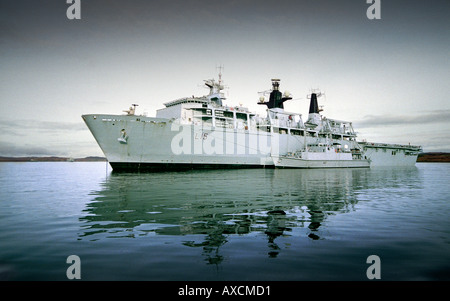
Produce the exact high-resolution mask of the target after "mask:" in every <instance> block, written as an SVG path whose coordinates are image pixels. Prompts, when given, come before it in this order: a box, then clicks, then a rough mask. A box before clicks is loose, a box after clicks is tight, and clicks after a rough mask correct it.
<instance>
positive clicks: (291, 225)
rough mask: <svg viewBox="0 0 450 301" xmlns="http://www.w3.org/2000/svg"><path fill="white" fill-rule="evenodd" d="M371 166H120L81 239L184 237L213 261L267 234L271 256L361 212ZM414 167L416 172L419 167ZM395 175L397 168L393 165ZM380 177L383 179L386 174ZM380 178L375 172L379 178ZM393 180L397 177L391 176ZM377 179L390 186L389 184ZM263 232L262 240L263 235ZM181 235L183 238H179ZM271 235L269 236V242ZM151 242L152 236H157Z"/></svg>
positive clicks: (92, 207) (320, 236)
mask: <svg viewBox="0 0 450 301" xmlns="http://www.w3.org/2000/svg"><path fill="white" fill-rule="evenodd" d="M374 172H375V171H373V170H366V169H330V170H276V169H266V170H253V169H252V170H210V171H190V172H177V173H174V172H170V173H169V172H168V173H143V174H138V173H112V174H110V175H109V176H108V177H107V179H106V181H105V182H104V183H103V184H102V189H101V190H100V191H98V192H95V193H94V198H93V200H92V201H91V202H90V203H88V204H87V208H86V209H85V210H84V213H83V217H82V218H80V221H81V222H82V226H81V230H80V232H79V239H80V240H90V241H95V240H107V239H117V238H121V239H125V238H135V239H139V238H147V239H149V240H152V239H154V238H155V237H161V236H165V237H173V236H179V237H182V239H181V243H182V245H184V246H186V247H191V248H202V255H203V256H204V257H205V260H206V262H207V263H209V264H219V263H221V262H222V260H223V255H221V251H220V249H221V247H223V246H225V245H226V244H227V243H228V242H229V241H230V240H231V239H233V237H237V236H239V237H243V236H246V235H248V236H251V237H252V239H255V237H259V238H260V241H261V242H262V244H265V246H260V248H261V247H262V248H263V249H265V250H266V251H264V252H267V254H268V256H269V257H277V256H278V255H279V253H280V252H282V249H283V247H284V246H285V244H284V243H283V245H282V246H280V245H279V242H278V241H279V240H280V238H281V237H296V238H298V239H305V240H326V239H328V238H327V235H329V234H328V231H327V230H326V227H325V230H322V228H323V224H324V223H326V222H327V220H329V219H332V216H335V215H337V214H339V213H344V214H345V213H347V212H352V211H354V210H355V209H354V206H355V204H356V203H357V201H358V194H359V191H360V190H361V189H365V188H367V187H368V185H369V184H368V183H371V182H370V181H371V179H370V178H371V176H370V174H371V173H372V174H373V173H374ZM412 172H415V167H414V168H413V170H412ZM389 174H390V175H391V176H392V170H391V171H389ZM377 179H383V177H382V176H380V175H379V174H378V175H377ZM372 180H373V178H372ZM390 183H393V181H391V182H390ZM376 185H380V186H384V187H386V186H385V183H378V184H376ZM261 238H262V239H261ZM176 241H179V240H178V239H177V240H176ZM264 241H265V242H264ZM149 243H150V244H151V242H149Z"/></svg>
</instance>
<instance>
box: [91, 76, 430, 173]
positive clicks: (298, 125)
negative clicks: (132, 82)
mask: <svg viewBox="0 0 450 301" xmlns="http://www.w3.org/2000/svg"><path fill="white" fill-rule="evenodd" d="M279 81H280V80H278V79H273V80H272V86H273V88H272V90H271V91H270V97H269V99H268V101H267V102H265V101H264V100H265V98H264V97H261V98H260V102H259V103H258V104H261V105H266V106H267V110H266V112H267V116H264V117H260V116H259V115H257V114H256V113H252V112H250V111H249V110H248V109H247V108H245V107H242V106H235V107H230V106H226V105H223V104H222V100H224V99H225V98H224V97H223V93H221V90H222V89H223V85H222V82H221V74H219V81H218V82H216V81H215V80H208V81H205V84H206V86H207V87H209V88H210V93H209V94H208V95H206V96H202V97H194V96H193V97H186V98H181V99H177V100H174V101H171V102H168V103H165V108H163V109H160V110H157V114H156V117H147V116H145V115H136V114H135V109H136V105H133V107H130V109H129V110H126V111H125V112H126V114H122V115H106V114H87V115H83V116H82V118H83V120H84V121H85V123H86V125H87V126H88V128H89V130H90V131H91V133H92V135H93V136H94V138H95V139H96V141H97V143H98V145H99V146H100V148H101V150H102V151H103V153H104V155H105V157H106V159H107V160H108V162H109V163H110V165H111V167H112V168H113V170H114V171H160V170H163V171H165V170H189V169H215V168H275V167H280V168H284V167H294V168H295V167H297V168H302V166H305V164H303V163H299V162H300V161H295V160H294V161H293V160H286V159H284V161H285V162H287V163H286V164H279V162H278V161H279V158H286V156H289V154H293V153H299V152H307V151H308V150H309V149H310V147H311V146H314V145H316V146H317V145H329V146H330V147H331V148H332V149H333V150H336V152H337V153H342V154H343V155H345V156H351V157H352V158H354V159H358V160H356V161H355V162H354V163H349V162H342V161H339V160H338V161H336V162H332V164H330V165H332V166H333V167H335V168H349V167H361V165H363V166H364V167H366V166H367V165H368V164H370V167H374V166H413V165H414V164H415V162H416V159H417V156H418V154H419V152H420V151H421V147H420V146H411V145H396V144H380V143H368V142H357V141H356V132H355V131H354V130H353V127H352V123H351V122H346V121H340V120H334V119H329V118H326V117H324V116H322V115H321V114H320V112H321V110H320V109H319V107H318V103H317V97H319V96H320V95H318V94H316V93H312V94H311V96H310V99H311V103H310V109H309V115H308V119H307V121H306V122H303V120H302V116H301V114H298V113H292V112H286V111H285V110H284V108H283V102H285V101H287V100H290V99H292V97H290V95H289V94H287V92H285V94H282V93H281V92H280V91H279V89H278V88H279ZM329 149H330V148H328V150H329ZM274 160H277V161H276V162H275V161H274ZM293 162H296V163H293ZM357 162H359V163H357ZM361 162H365V163H364V164H361ZM275 163H277V164H275ZM316 163H317V162H309V163H308V164H309V165H310V166H313V167H316V165H317V164H316ZM328 163H331V161H328ZM283 165H285V166H283ZM287 165H289V166H287ZM309 165H308V166H309ZM323 165H324V163H323V162H322V166H323Z"/></svg>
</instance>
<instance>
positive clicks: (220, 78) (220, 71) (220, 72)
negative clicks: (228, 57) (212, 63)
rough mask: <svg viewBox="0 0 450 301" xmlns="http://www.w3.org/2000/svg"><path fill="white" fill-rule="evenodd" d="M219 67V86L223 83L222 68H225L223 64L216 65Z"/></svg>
mask: <svg viewBox="0 0 450 301" xmlns="http://www.w3.org/2000/svg"><path fill="white" fill-rule="evenodd" d="M216 68H217V69H219V86H220V85H221V84H222V70H223V69H224V68H223V66H222V65H219V67H216Z"/></svg>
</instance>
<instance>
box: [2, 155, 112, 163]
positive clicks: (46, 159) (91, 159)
mask: <svg viewBox="0 0 450 301" xmlns="http://www.w3.org/2000/svg"><path fill="white" fill-rule="evenodd" d="M102 161H103V162H105V161H106V158H103V157H95V156H93V157H85V158H67V157H0V162H102Z"/></svg>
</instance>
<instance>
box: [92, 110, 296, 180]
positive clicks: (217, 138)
mask: <svg viewBox="0 0 450 301" xmlns="http://www.w3.org/2000/svg"><path fill="white" fill-rule="evenodd" d="M83 119H84V121H85V123H86V124H87V126H88V128H89V129H90V131H91V132H92V134H93V136H94V137H95V139H96V141H97V143H98V145H99V146H100V148H101V149H102V151H103V153H104V155H105V157H106V158H107V160H108V162H109V163H110V165H111V167H112V168H113V170H114V171H161V170H163V171H165V170H189V169H217V168H223V169H225V168H265V167H269V168H270V167H274V164H273V160H272V158H271V145H270V144H271V141H272V140H273V141H274V140H275V139H272V136H271V135H269V134H270V133H267V132H262V131H257V132H251V133H249V132H248V131H246V132H245V131H236V130H233V129H212V128H208V127H204V126H194V125H180V124H178V123H177V122H174V121H173V120H170V119H165V118H151V117H143V116H138V117H137V116H126V115H92V114H91V115H83ZM123 130H125V132H126V136H127V139H126V140H125V141H124V140H119V139H120V137H121V132H123ZM258 143H259V144H260V146H258ZM291 144H292V146H294V145H295V141H292V142H291ZM297 145H298V146H300V144H298V143H297Z"/></svg>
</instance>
